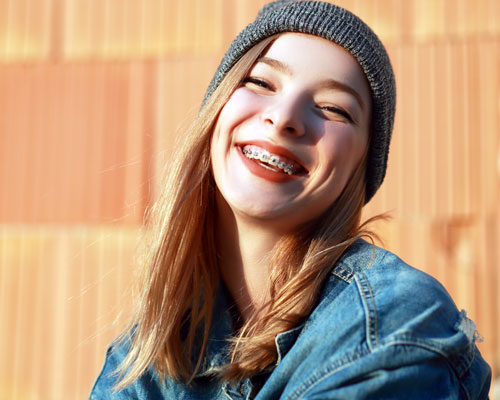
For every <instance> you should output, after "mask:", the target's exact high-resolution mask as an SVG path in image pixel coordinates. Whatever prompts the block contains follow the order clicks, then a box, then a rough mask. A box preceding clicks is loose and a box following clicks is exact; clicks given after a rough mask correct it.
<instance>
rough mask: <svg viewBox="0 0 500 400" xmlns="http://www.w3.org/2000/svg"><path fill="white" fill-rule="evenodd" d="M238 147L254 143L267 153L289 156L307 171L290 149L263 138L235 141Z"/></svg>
mask: <svg viewBox="0 0 500 400" xmlns="http://www.w3.org/2000/svg"><path fill="white" fill-rule="evenodd" d="M237 145H238V146H239V147H244V146H247V145H254V146H258V147H261V148H263V149H264V150H267V151H268V152H269V153H272V154H275V155H277V156H284V157H286V158H289V159H290V160H292V161H293V162H294V163H297V164H298V165H299V166H300V167H301V168H303V169H304V171H305V172H307V171H308V170H307V168H306V167H304V163H303V162H302V161H301V160H300V158H299V157H297V156H296V155H295V154H294V153H292V152H291V151H290V150H288V149H286V148H284V147H281V146H279V145H277V144H274V143H270V142H266V141H264V140H251V141H250V140H249V141H246V142H240V143H237Z"/></svg>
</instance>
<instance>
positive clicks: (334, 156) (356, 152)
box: [323, 129, 367, 168]
mask: <svg viewBox="0 0 500 400" xmlns="http://www.w3.org/2000/svg"><path fill="white" fill-rule="evenodd" d="M325 136H326V137H325V143H324V146H323V150H324V151H323V153H324V154H323V156H324V157H325V159H326V160H328V161H327V163H328V164H330V165H331V166H332V167H336V168H338V167H339V166H343V167H351V168H354V167H356V166H357V165H358V163H359V162H360V161H361V158H362V157H363V154H364V151H365V148H366V142H367V140H366V135H364V134H362V133H361V132H353V131H352V130H351V129H341V130H337V131H336V132H331V133H330V135H325Z"/></svg>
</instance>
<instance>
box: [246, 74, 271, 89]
mask: <svg viewBox="0 0 500 400" xmlns="http://www.w3.org/2000/svg"><path fill="white" fill-rule="evenodd" d="M241 84H242V86H247V87H255V86H257V87H259V88H262V89H266V90H274V87H273V86H272V85H271V84H270V83H269V82H267V81H266V80H264V79H261V78H254V77H250V76H249V77H246V78H245V79H243V81H242V82H241Z"/></svg>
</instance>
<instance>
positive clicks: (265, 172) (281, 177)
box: [237, 147, 298, 183]
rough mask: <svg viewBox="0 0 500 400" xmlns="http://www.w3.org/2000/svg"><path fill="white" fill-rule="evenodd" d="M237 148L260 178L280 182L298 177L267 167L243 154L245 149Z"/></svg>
mask: <svg viewBox="0 0 500 400" xmlns="http://www.w3.org/2000/svg"><path fill="white" fill-rule="evenodd" d="M237 149H238V154H239V155H240V157H241V158H242V159H243V163H244V164H245V165H246V166H247V168H248V169H249V170H250V172H251V173H252V174H254V175H256V176H258V177H259V178H263V179H266V180H268V181H271V182H278V183H284V182H291V181H294V180H296V179H297V178H298V176H297V175H288V174H285V173H283V172H274V171H271V170H269V169H267V168H264V167H262V166H261V165H259V164H258V163H256V162H255V161H252V160H250V159H249V158H248V157H246V156H245V155H244V154H243V151H241V148H240V147H238V148H237Z"/></svg>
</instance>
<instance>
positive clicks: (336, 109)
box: [318, 106, 354, 123]
mask: <svg viewBox="0 0 500 400" xmlns="http://www.w3.org/2000/svg"><path fill="white" fill-rule="evenodd" d="M318 108H319V109H320V110H322V111H323V112H324V113H326V114H335V115H340V116H341V117H343V118H345V119H346V120H347V121H349V122H351V123H353V122H354V120H353V119H352V117H351V115H350V114H349V113H348V112H347V111H345V110H344V109H342V108H340V107H335V106H318Z"/></svg>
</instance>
